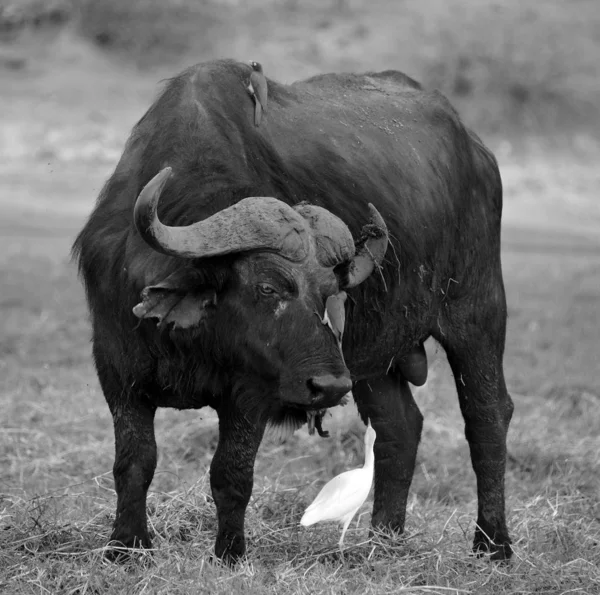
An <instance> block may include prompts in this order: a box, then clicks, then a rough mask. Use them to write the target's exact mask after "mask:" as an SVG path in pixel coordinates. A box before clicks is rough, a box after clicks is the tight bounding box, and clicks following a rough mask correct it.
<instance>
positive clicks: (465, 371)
mask: <svg viewBox="0 0 600 595" xmlns="http://www.w3.org/2000/svg"><path fill="white" fill-rule="evenodd" d="M251 72H252V68H251V66H250V65H248V64H242V63H239V62H235V61H232V60H218V61H210V62H206V63H201V64H198V65H196V66H193V67H191V68H189V69H187V70H185V71H184V72H182V73H181V74H179V75H178V76H176V77H174V78H172V79H170V80H169V81H168V82H167V83H166V86H165V88H164V90H163V91H162V93H161V94H160V95H159V97H158V98H157V99H156V100H155V102H154V103H153V104H152V106H151V107H150V109H149V110H148V111H147V112H146V114H145V115H144V116H143V117H142V118H141V120H139V122H138V123H137V124H136V125H135V126H134V128H133V131H132V133H131V135H130V137H129V139H128V141H127V143H126V146H125V149H124V152H123V156H122V157H121V159H120V161H119V163H118V164H117V166H116V169H115V171H114V173H113V174H112V175H111V176H110V178H109V179H108V181H107V183H106V184H105V186H104V188H103V189H102V191H101V193H100V196H99V198H98V201H97V204H96V206H95V208H94V210H93V212H92V213H91V215H90V217H89V219H88V221H87V222H86V224H85V226H84V227H83V229H82V231H81V232H80V233H79V235H78V237H77V239H76V241H75V243H74V246H73V253H74V256H75V257H76V258H77V259H78V261H79V270H80V274H81V277H82V279H83V282H84V285H85V289H86V295H87V300H88V305H89V309H90V313H91V323H92V344H93V357H94V362H95V365H96V369H97V373H98V378H99V381H100V385H101V387H102V391H103V393H104V396H105V398H106V401H107V403H108V406H109V408H110V411H111V414H112V417H113V421H114V432H115V450H116V455H115V462H114V468H113V471H114V479H115V488H116V493H117V510H116V517H115V521H114V527H113V531H112V535H111V537H110V542H111V543H113V544H117V545H120V546H124V547H126V548H128V547H136V546H141V547H150V546H151V539H150V536H149V533H148V527H147V520H146V494H147V490H148V488H149V486H150V483H151V482H152V478H153V474H154V470H155V467H156V460H157V449H156V442H155V437H154V415H155V412H156V409H157V408H158V407H175V408H177V409H190V408H195V409H197V408H201V407H205V406H209V407H212V408H214V409H215V410H216V412H217V414H218V418H219V442H218V446H217V449H216V451H215V454H214V457H213V460H212V463H211V468H210V482H211V489H212V494H213V497H214V502H215V505H216V509H217V517H218V532H217V536H216V545H215V553H216V555H217V556H218V557H220V558H224V559H226V560H227V561H235V560H236V559H237V558H239V557H240V556H241V555H243V554H244V552H245V537H244V517H245V510H246V507H247V504H248V501H249V498H250V495H251V491H252V483H253V467H254V461H255V456H256V452H257V449H258V447H259V444H260V442H261V440H262V437H263V433H264V431H265V427H266V426H267V424H272V425H282V426H285V427H291V428H292V429H293V428H296V427H300V426H301V425H303V424H305V423H307V422H308V423H309V424H311V425H312V427H314V426H315V425H317V427H319V424H318V422H319V421H320V416H321V415H322V413H323V411H324V410H325V409H327V408H328V407H332V406H335V405H336V404H338V403H339V402H340V400H341V399H343V398H344V396H345V395H346V394H347V393H348V392H349V391H352V395H353V398H354V399H355V401H356V404H357V406H358V410H359V413H360V415H361V417H362V419H363V421H364V422H365V423H366V422H367V420H370V421H371V423H372V426H373V428H374V429H375V431H376V433H377V440H376V443H375V449H374V450H375V480H374V481H375V496H374V506H373V514H372V524H373V526H374V527H376V528H382V529H386V530H391V531H395V532H401V531H403V529H404V524H405V515H406V504H407V497H408V492H409V488H410V484H411V481H412V477H413V472H414V467H415V458H416V454H417V447H418V443H419V440H420V436H421V429H422V421H423V417H422V415H421V412H420V411H419V408H418V406H417V404H416V402H415V400H414V399H413V396H412V393H411V390H410V385H409V383H412V384H414V385H422V384H424V382H425V381H426V377H427V358H426V354H425V350H424V347H423V344H424V342H425V341H426V340H427V339H428V338H429V337H433V338H434V339H435V340H437V341H438V342H439V343H440V344H441V345H442V346H443V347H444V350H445V352H446V354H447V357H448V361H449V363H450V366H451V368H452V372H453V374H454V377H455V381H456V388H457V392H458V398H459V402H460V407H461V411H462V414H463V417H464V421H465V433H466V438H467V441H468V443H469V446H470V452H471V461H472V465H473V468H474V470H475V474H476V478H477V496H478V512H477V525H476V530H475V539H474V550H475V551H476V552H478V553H488V554H489V555H490V556H491V557H492V558H493V559H498V560H500V559H507V558H509V557H510V555H511V545H510V543H511V541H510V538H509V535H508V530H507V527H506V520H505V502H504V475H505V463H506V434H507V430H508V426H509V422H510V419H511V416H512V411H513V404H512V401H511V398H510V396H509V394H508V392H507V389H506V385H505V381H504V373H503V363H502V360H503V352H504V342H505V332H506V317H507V311H506V299H505V292H504V284H503V278H502V269H501V262H500V227H501V214H502V183H501V179H500V174H499V171H498V167H497V163H496V160H495V158H494V156H493V155H492V153H491V152H490V151H489V150H488V149H487V148H486V147H485V146H484V145H483V143H482V142H481V140H480V139H479V138H478V137H477V136H476V135H475V134H474V133H473V132H472V131H470V130H469V129H468V128H466V127H465V125H464V124H463V123H462V122H461V120H460V118H459V116H458V114H457V113H456V111H455V110H454V109H453V108H452V106H451V105H450V104H449V102H448V101H447V100H446V99H445V98H444V97H443V96H442V95H441V94H440V93H438V92H436V91H433V92H429V91H425V90H423V89H422V87H421V86H420V85H419V84H418V83H417V82H416V81H414V80H412V79H411V78H409V77H407V76H406V75H404V74H402V73H400V72H397V71H391V70H390V71H385V72H378V73H375V72H371V73H366V74H360V75H359V74H325V75H319V76H315V77H312V78H310V79H307V80H304V81H300V82H296V83H293V84H290V85H283V84H279V83H277V82H276V81H273V80H268V86H269V111H268V114H267V113H266V114H265V117H264V118H263V121H262V123H261V126H260V127H256V126H255V125H254V104H253V102H252V101H251V98H250V97H249V96H248V93H247V86H248V81H249V77H250V74H251ZM331 296H337V298H340V299H337V300H336V303H337V304H338V305H340V304H341V310H340V309H339V308H338V312H337V314H336V317H337V318H338V319H339V318H341V319H344V318H345V331H344V333H343V336H342V335H341V332H339V331H340V330H341V329H336V328H334V327H333V326H332V325H331V324H324V320H325V318H326V314H325V304H326V302H327V300H328V298H331ZM346 296H347V297H346ZM344 298H345V302H344ZM340 325H342V326H343V323H342V322H338V326H340ZM332 331H337V332H332ZM319 429H320V427H319Z"/></svg>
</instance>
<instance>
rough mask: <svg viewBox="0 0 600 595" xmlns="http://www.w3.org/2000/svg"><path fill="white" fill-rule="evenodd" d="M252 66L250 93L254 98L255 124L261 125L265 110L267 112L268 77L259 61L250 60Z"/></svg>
mask: <svg viewBox="0 0 600 595" xmlns="http://www.w3.org/2000/svg"><path fill="white" fill-rule="evenodd" d="M250 66H251V67H252V72H251V73H250V83H249V84H248V93H250V96H251V97H252V99H254V125H255V126H260V123H261V121H262V115H263V112H264V113H265V114H266V113H267V96H268V91H267V79H266V78H265V75H264V74H263V68H262V65H261V64H260V63H259V62H254V61H253V62H250Z"/></svg>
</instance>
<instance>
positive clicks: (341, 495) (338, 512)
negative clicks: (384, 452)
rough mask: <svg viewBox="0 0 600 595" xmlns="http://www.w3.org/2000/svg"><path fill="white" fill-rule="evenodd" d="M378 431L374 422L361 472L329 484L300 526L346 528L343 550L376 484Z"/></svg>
mask: <svg viewBox="0 0 600 595" xmlns="http://www.w3.org/2000/svg"><path fill="white" fill-rule="evenodd" d="M375 438H376V434H375V430H374V429H373V428H372V427H371V421H370V420H369V424H368V426H367V431H366V432H365V463H364V465H363V466H362V467H360V468H359V469H353V470H352V471H346V472H344V473H341V474H340V475H337V476H336V477H334V478H333V479H332V480H330V481H328V482H327V483H326V484H325V485H324V486H323V488H322V489H321V491H320V492H319V495H318V496H317V497H316V498H315V499H314V501H313V503H312V504H311V505H310V506H309V507H308V508H307V509H306V511H305V512H304V515H303V516H302V519H301V520H300V524H301V525H302V526H303V527H309V526H310V525H314V524H315V523H320V522H324V521H337V522H338V523H341V524H342V525H343V528H342V536H341V537H340V540H339V542H338V545H339V547H340V550H341V549H342V547H343V544H344V535H345V534H346V531H347V529H348V527H349V526H350V522H351V521H352V519H353V518H354V515H355V514H356V513H357V512H358V509H359V508H360V507H361V506H362V505H363V504H364V502H365V500H366V499H367V496H368V495H369V492H370V491H371V486H372V484H373V472H374V468H375V454H374V451H373V447H374V445H375Z"/></svg>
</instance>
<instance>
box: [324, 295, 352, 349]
mask: <svg viewBox="0 0 600 595" xmlns="http://www.w3.org/2000/svg"><path fill="white" fill-rule="evenodd" d="M346 298H347V294H346V292H345V291H340V292H339V293H337V294H335V295H330V296H329V297H328V298H327V301H326V302H325V315H324V316H323V320H322V322H323V324H326V325H327V326H328V327H329V328H330V329H331V332H332V333H333V334H334V336H335V338H336V340H337V342H338V344H339V345H340V347H341V345H342V336H343V335H344V325H345V322H346V310H345V308H344V303H345V302H346Z"/></svg>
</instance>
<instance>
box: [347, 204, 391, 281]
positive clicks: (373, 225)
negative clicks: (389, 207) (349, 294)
mask: <svg viewBox="0 0 600 595" xmlns="http://www.w3.org/2000/svg"><path fill="white" fill-rule="evenodd" d="M369 213H370V215H371V217H370V220H369V222H368V223H367V224H366V225H365V226H364V227H363V228H362V234H361V235H362V236H363V237H365V236H366V237H368V239H367V240H366V242H365V243H364V244H363V245H362V247H361V248H359V250H358V253H357V255H356V256H355V257H354V260H353V263H352V266H351V268H350V273H349V274H348V284H347V285H346V288H348V289H350V288H352V287H356V286H357V285H359V284H360V283H362V282H363V281H364V280H365V279H366V278H367V277H368V276H369V275H370V274H371V273H372V272H373V269H374V268H375V267H376V266H377V267H380V266H381V263H382V262H383V257H384V256H385V253H386V250H387V245H388V229H387V225H386V224H385V221H384V220H383V217H382V216H381V215H380V214H379V211H378V210H377V209H376V208H375V207H374V206H373V205H372V204H371V203H369Z"/></svg>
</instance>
